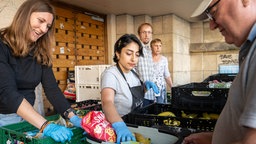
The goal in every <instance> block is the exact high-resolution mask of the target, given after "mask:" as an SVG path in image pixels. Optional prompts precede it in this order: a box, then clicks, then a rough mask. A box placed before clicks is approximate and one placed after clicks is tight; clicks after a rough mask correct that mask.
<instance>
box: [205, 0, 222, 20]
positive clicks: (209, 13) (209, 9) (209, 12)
mask: <svg viewBox="0 0 256 144" xmlns="http://www.w3.org/2000/svg"><path fill="white" fill-rule="evenodd" d="M219 2H220V0H218V1H216V2H215V3H214V4H213V5H212V6H210V7H208V8H207V9H206V10H205V14H206V15H207V17H208V18H209V19H210V20H213V21H215V18H214V15H215V13H216V11H214V13H213V14H211V10H212V8H214V7H215V6H217V4H218V3H219Z"/></svg>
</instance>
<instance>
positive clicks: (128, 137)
mask: <svg viewBox="0 0 256 144" xmlns="http://www.w3.org/2000/svg"><path fill="white" fill-rule="evenodd" d="M112 127H113V128H114V130H115V132H116V135H117V139H116V143H117V144H120V143H121V142H125V141H136V139H135V137H134V136H133V135H132V133H131V131H130V130H129V129H128V128H127V126H126V124H125V123H124V122H114V123H113V124H112Z"/></svg>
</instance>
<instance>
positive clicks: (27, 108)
mask: <svg viewBox="0 0 256 144" xmlns="http://www.w3.org/2000/svg"><path fill="white" fill-rule="evenodd" d="M17 114H18V115H19V116H21V117H22V118H23V119H25V120H26V121H28V122H29V123H30V124H32V125H33V126H35V127H36V128H38V129H40V128H41V126H42V125H43V123H44V122H45V121H46V119H45V118H44V117H43V116H41V115H40V114H39V113H38V112H36V111H35V109H34V108H33V107H32V106H31V105H30V103H29V102H28V101H27V100H26V99H23V101H22V103H21V104H20V106H19V108H18V110H17Z"/></svg>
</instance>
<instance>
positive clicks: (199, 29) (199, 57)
mask: <svg viewBox="0 0 256 144" xmlns="http://www.w3.org/2000/svg"><path fill="white" fill-rule="evenodd" d="M190 25H191V43H190V56H191V62H190V68H191V69H190V76H191V82H201V81H202V80H204V79H205V78H207V77H208V76H210V75H213V74H217V73H219V66H220V65H223V64H225V65H233V64H236V65H237V64H238V52H239V48H238V47H236V46H234V45H229V44H226V43H225V40H224V37H223V36H222V35H221V34H220V33H219V32H218V30H214V31H211V30H210V29H209V22H199V23H191V24H190Z"/></svg>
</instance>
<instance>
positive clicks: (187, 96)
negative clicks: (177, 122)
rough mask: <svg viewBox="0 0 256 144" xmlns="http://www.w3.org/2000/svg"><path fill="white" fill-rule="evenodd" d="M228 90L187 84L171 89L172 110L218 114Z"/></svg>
mask: <svg viewBox="0 0 256 144" xmlns="http://www.w3.org/2000/svg"><path fill="white" fill-rule="evenodd" d="M228 91H229V89H228V88H209V87H208V83H189V84H185V85H181V86H177V87H172V101H171V103H172V105H173V108H178V109H182V110H196V111H202V110H203V111H208V112H215V113H220V112H221V110H222V109H223V107H224V105H225V103H226V100H227V97H228Z"/></svg>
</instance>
